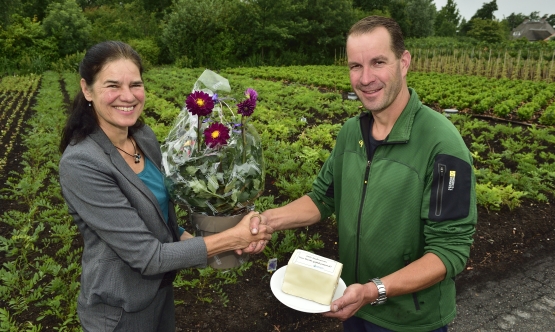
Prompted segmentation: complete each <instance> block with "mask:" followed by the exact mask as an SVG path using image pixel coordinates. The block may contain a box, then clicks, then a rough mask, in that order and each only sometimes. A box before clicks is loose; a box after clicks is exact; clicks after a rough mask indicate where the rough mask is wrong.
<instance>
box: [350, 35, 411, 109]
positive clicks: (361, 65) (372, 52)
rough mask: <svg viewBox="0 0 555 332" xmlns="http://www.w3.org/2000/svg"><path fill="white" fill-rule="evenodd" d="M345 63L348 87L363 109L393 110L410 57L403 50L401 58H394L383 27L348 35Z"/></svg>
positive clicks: (389, 41) (402, 86)
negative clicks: (347, 66)
mask: <svg viewBox="0 0 555 332" xmlns="http://www.w3.org/2000/svg"><path fill="white" fill-rule="evenodd" d="M347 60H348V65H349V76H350V79H351V86H352V87H353V90H354V92H355V93H356V94H357V96H358V98H359V99H360V101H361V102H362V104H363V105H364V107H365V108H366V109H367V110H369V111H371V112H372V113H374V114H376V113H380V112H382V111H385V110H388V109H390V108H391V107H395V105H396V104H395V103H396V101H397V96H398V95H399V92H400V91H401V89H402V88H404V87H406V83H405V77H406V75H407V71H408V67H409V64H410V54H409V53H408V52H407V51H405V53H404V54H403V55H402V56H401V59H397V58H396V57H395V54H394V53H393V51H392V50H391V36H390V35H389V32H388V31H387V30H386V29H385V28H382V27H378V28H376V29H374V30H373V31H371V32H369V33H365V34H363V35H357V36H352V35H351V36H349V38H348V39H347ZM392 105H393V106H392Z"/></svg>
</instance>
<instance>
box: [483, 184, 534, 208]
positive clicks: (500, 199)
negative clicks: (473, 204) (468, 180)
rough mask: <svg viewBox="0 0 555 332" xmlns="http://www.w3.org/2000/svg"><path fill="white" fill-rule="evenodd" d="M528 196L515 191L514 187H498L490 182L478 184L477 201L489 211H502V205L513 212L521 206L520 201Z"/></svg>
mask: <svg viewBox="0 0 555 332" xmlns="http://www.w3.org/2000/svg"><path fill="white" fill-rule="evenodd" d="M526 194H527V193H526V192H522V191H517V190H514V189H513V186H512V185H508V186H502V185H501V186H496V185H492V184H491V183H489V182H488V183H478V184H476V200H477V202H478V204H479V205H481V206H483V207H485V208H486V209H488V210H500V209H501V206H502V205H506V206H508V207H509V209H511V210H512V209H514V208H516V207H519V206H520V199H521V198H522V197H524V196H526Z"/></svg>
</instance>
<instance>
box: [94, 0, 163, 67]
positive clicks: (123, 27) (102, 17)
mask: <svg viewBox="0 0 555 332" xmlns="http://www.w3.org/2000/svg"><path fill="white" fill-rule="evenodd" d="M112 2H115V3H112V4H105V3H104V4H102V5H101V6H99V7H94V6H91V7H88V8H86V9H85V11H84V15H85V17H86V18H87V19H88V20H89V21H90V22H91V23H92V30H91V38H90V41H89V44H90V45H93V44H96V43H98V42H101V41H104V40H121V41H124V42H129V41H131V40H133V39H139V40H141V39H145V38H150V39H152V38H158V36H159V35H160V29H159V19H158V18H157V17H156V13H151V12H148V11H145V10H144V9H143V6H142V4H140V2H139V0H135V1H132V2H128V3H122V4H121V5H120V2H119V1H112ZM149 61H151V60H150V59H149ZM153 63H154V64H156V63H158V61H153Z"/></svg>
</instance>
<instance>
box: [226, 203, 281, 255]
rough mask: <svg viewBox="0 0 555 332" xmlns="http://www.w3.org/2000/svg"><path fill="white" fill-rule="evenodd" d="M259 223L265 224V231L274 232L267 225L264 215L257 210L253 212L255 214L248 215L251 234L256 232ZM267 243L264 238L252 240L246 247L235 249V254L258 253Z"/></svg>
mask: <svg viewBox="0 0 555 332" xmlns="http://www.w3.org/2000/svg"><path fill="white" fill-rule="evenodd" d="M260 225H266V227H267V229H266V233H268V234H272V233H273V232H274V231H273V229H271V228H270V227H268V226H267V219H266V217H264V216H263V215H261V214H260V213H258V212H255V214H253V215H252V216H251V217H250V229H251V234H252V235H256V234H258V229H259V228H260ZM267 243H268V241H265V240H261V241H257V242H252V243H251V244H250V245H249V246H248V247H246V248H244V249H238V250H235V253H236V254H237V255H241V254H243V253H245V254H253V255H255V254H259V253H261V252H262V251H263V250H264V248H265V247H266V244H267Z"/></svg>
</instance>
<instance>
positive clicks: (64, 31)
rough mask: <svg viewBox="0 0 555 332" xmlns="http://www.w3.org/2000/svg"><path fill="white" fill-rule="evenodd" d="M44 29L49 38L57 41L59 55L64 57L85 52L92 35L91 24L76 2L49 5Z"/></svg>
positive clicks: (69, 0) (73, 0)
mask: <svg viewBox="0 0 555 332" xmlns="http://www.w3.org/2000/svg"><path fill="white" fill-rule="evenodd" d="M43 28H44V31H45V32H46V35H47V36H49V37H54V39H55V40H56V45H57V50H58V54H59V55H60V56H62V57H63V56H66V55H69V54H73V53H75V52H78V51H83V50H85V48H86V46H87V43H88V40H89V36H90V33H91V23H90V22H89V21H88V20H87V19H86V18H85V16H84V15H83V12H82V11H81V8H79V6H78V5H77V3H76V2H75V0H64V2H60V3H58V2H53V3H51V4H50V5H48V9H47V14H46V17H45V18H44V21H43Z"/></svg>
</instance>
